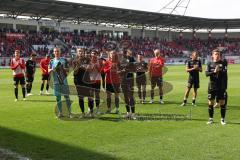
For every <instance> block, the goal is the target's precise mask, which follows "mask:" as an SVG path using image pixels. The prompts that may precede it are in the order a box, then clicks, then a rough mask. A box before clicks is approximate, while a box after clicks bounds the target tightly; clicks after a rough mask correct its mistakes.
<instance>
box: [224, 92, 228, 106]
mask: <svg viewBox="0 0 240 160" xmlns="http://www.w3.org/2000/svg"><path fill="white" fill-rule="evenodd" d="M227 102H228V94H227V92H225V104H224V106H225V108H226V107H227Z"/></svg>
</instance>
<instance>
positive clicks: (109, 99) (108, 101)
mask: <svg viewBox="0 0 240 160" xmlns="http://www.w3.org/2000/svg"><path fill="white" fill-rule="evenodd" d="M107 107H108V109H110V108H111V98H107Z"/></svg>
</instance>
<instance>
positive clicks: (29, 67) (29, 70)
mask: <svg viewBox="0 0 240 160" xmlns="http://www.w3.org/2000/svg"><path fill="white" fill-rule="evenodd" d="M35 70H36V62H35V61H33V60H31V59H28V60H27V61H26V75H34V73H35Z"/></svg>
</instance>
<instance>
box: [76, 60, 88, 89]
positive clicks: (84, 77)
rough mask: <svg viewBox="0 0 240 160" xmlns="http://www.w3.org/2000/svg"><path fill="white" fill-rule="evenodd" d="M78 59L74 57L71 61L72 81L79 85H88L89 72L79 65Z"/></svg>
mask: <svg viewBox="0 0 240 160" xmlns="http://www.w3.org/2000/svg"><path fill="white" fill-rule="evenodd" d="M80 63H81V61H80V59H75V60H74V61H73V76H74V83H75V84H77V85H81V86H89V85H90V74H89V71H87V70H86V69H85V68H83V67H82V66H81V64H80Z"/></svg>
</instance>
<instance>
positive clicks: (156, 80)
mask: <svg viewBox="0 0 240 160" xmlns="http://www.w3.org/2000/svg"><path fill="white" fill-rule="evenodd" d="M156 85H157V86H158V87H162V86H163V78H162V77H151V86H152V87H155V86H156Z"/></svg>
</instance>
